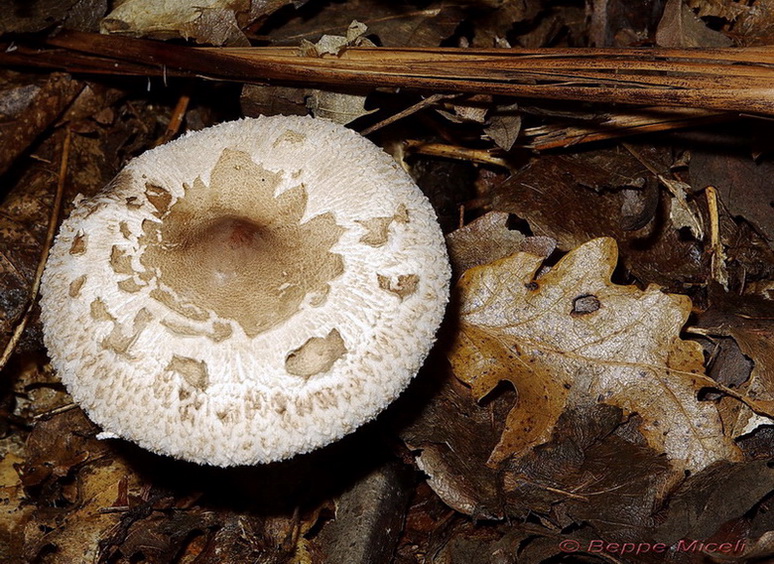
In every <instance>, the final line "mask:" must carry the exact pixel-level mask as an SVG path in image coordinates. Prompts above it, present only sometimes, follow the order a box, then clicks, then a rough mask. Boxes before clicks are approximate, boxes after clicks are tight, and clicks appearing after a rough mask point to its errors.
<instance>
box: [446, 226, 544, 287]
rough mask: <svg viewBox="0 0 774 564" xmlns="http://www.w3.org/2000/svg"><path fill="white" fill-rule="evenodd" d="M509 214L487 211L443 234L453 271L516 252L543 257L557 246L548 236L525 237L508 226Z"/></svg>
mask: <svg viewBox="0 0 774 564" xmlns="http://www.w3.org/2000/svg"><path fill="white" fill-rule="evenodd" d="M507 224H508V214H507V213H503V212H489V213H488V214H486V215H483V216H481V217H479V218H478V219H476V220H474V221H471V222H470V223H468V224H467V225H465V226H464V227H460V228H459V229H457V230H456V231H452V232H451V233H449V234H448V235H447V236H446V243H447V245H448V246H449V258H450V260H451V263H452V267H453V268H454V271H455V272H457V273H459V274H462V273H463V272H465V271H466V270H467V269H469V268H472V267H474V266H478V265H481V264H486V263H488V262H492V261H495V260H497V259H501V258H503V257H506V256H508V255H511V254H513V253H515V252H517V251H524V252H529V253H532V254H535V255H538V256H542V257H544V258H546V257H548V255H550V254H551V253H552V252H553V251H554V248H555V247H556V241H554V240H553V239H551V238H550V237H527V236H526V235H524V234H522V233H521V232H520V231H514V230H511V229H508V227H507Z"/></svg>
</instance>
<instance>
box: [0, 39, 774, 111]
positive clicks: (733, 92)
mask: <svg viewBox="0 0 774 564" xmlns="http://www.w3.org/2000/svg"><path fill="white" fill-rule="evenodd" d="M48 41H49V42H50V44H52V45H55V46H57V47H60V48H64V49H67V50H70V51H71V52H73V51H74V52H80V53H85V54H86V56H83V55H82V56H80V57H79V58H78V59H77V62H76V63H74V64H73V66H74V67H77V68H79V69H82V68H84V67H88V68H91V69H92V70H93V71H95V72H106V73H107V72H110V73H112V74H120V73H121V72H122V68H121V67H122V65H117V64H116V61H123V62H124V63H126V64H127V69H128V70H127V73H128V74H137V73H138V72H139V71H140V69H143V68H144V69H145V72H146V74H152V75H157V76H160V75H162V74H163V73H169V74H185V75H192V74H194V75H199V76H203V77H208V78H215V79H220V80H234V81H239V82H254V83H267V82H272V83H276V82H285V83H292V84H301V85H310V84H315V85H317V86H318V87H319V86H327V87H333V86H343V87H347V86H351V85H352V84H357V85H358V86H359V87H367V88H377V87H386V88H403V89H410V90H415V91H425V92H432V93H441V94H443V93H455V92H464V93H478V94H493V95H506V96H518V97H523V98H524V97H526V98H538V99H553V100H579V101H586V102H598V103H606V104H611V103H615V104H631V105H635V106H642V105H651V106H678V107H694V108H707V109H714V110H729V111H735V112H744V113H751V114H756V113H757V114H768V115H774V89H772V88H771V84H772V82H774V48H772V47H747V48H729V49H613V48H609V49H459V48H451V47H438V48H419V47H416V48H385V47H348V48H347V49H346V50H344V51H343V52H342V53H341V55H340V56H337V57H311V56H299V52H298V49H297V48H295V47H233V48H231V47H188V46H182V45H172V44H168V43H160V42H157V41H149V40H141V39H130V38H126V37H117V36H105V35H100V34H89V33H79V32H68V33H62V34H59V35H57V36H56V37H53V38H49V39H48ZM2 47H3V45H2V44H0V64H3V63H5V64H14V63H15V64H25V65H30V64H32V65H37V66H57V67H59V68H61V67H65V68H70V69H72V67H71V66H70V65H69V64H68V59H67V57H63V56H62V53H61V51H57V50H51V49H49V50H46V49H35V50H33V49H30V48H29V47H26V48H25V47H24V46H19V48H17V49H16V50H15V51H13V52H10V53H8V52H5V51H4V50H3V49H2Z"/></svg>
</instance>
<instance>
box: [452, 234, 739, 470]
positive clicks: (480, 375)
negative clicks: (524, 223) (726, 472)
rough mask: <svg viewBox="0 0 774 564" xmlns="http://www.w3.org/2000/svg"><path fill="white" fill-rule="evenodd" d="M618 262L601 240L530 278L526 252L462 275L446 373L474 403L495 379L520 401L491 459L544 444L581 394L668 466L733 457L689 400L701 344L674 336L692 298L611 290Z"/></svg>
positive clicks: (710, 419)
mask: <svg viewBox="0 0 774 564" xmlns="http://www.w3.org/2000/svg"><path fill="white" fill-rule="evenodd" d="M617 259H618V257H617V250H616V244H615V241H614V240H613V239H609V238H600V239H595V240H592V241H590V242H588V243H586V244H584V245H582V246H581V247H579V248H577V249H575V250H574V251H572V252H570V253H569V254H568V255H566V256H565V257H564V258H563V259H562V260H561V261H560V262H559V263H558V264H557V265H556V266H555V267H554V268H553V269H551V270H550V271H549V272H548V273H546V274H544V275H542V276H541V277H539V278H537V279H535V273H536V271H537V270H538V268H539V267H540V265H541V262H542V259H541V258H540V257H536V256H534V255H530V254H527V253H516V254H514V255H512V256H510V257H506V258H504V259H501V260H498V261H495V262H493V263H491V264H488V265H484V266H480V267H476V268H472V269H470V270H469V271H467V272H466V273H465V274H464V275H463V276H462V278H461V279H460V282H459V284H458V298H459V304H460V305H459V307H460V327H459V332H458V334H457V338H456V341H455V343H454V345H453V347H452V350H451V352H450V360H451V363H452V367H453V369H454V372H455V374H456V376H457V377H458V378H459V379H460V380H462V381H463V382H465V383H467V384H468V385H470V387H471V390H472V393H473V395H474V397H475V398H477V399H482V398H483V397H485V396H486V395H487V394H489V393H490V392H491V391H492V390H493V389H494V388H495V387H496V386H497V385H498V384H499V382H501V381H504V380H505V381H509V382H511V383H513V385H514V386H515V387H516V389H517V392H518V394H519V397H518V400H517V403H516V405H515V406H514V408H513V409H512V410H511V412H510V413H509V415H508V418H507V421H506V425H505V430H504V431H503V433H502V436H501V438H500V442H499V444H498V445H497V446H496V447H495V449H494V450H493V451H492V454H491V456H490V459H489V462H490V463H491V464H497V463H499V462H501V461H503V460H505V459H507V458H509V457H512V456H516V457H520V456H524V455H525V454H527V453H529V452H530V451H531V450H532V449H533V448H534V447H536V446H538V445H541V444H544V443H546V442H547V441H548V440H549V439H550V438H551V433H552V431H553V430H554V426H555V425H556V423H557V421H558V419H559V417H560V416H561V414H562V413H563V412H564V411H565V410H567V409H570V408H572V407H574V406H576V405H580V404H583V403H586V402H588V399H589V398H596V400H597V401H598V402H600V403H605V404H610V405H614V406H617V407H619V408H621V409H623V411H624V413H626V414H629V413H637V414H639V416H640V417H641V420H642V422H641V424H640V426H639V432H640V433H641V434H642V435H643V436H644V437H645V439H646V441H647V443H648V445H649V446H650V447H651V448H653V449H654V450H656V451H657V452H662V453H665V454H666V456H667V458H668V459H669V460H670V461H671V462H672V464H673V466H674V467H675V468H676V469H678V470H681V469H685V470H691V471H698V470H701V469H702V468H705V467H707V466H709V465H710V464H712V463H713V462H716V461H718V460H739V459H740V458H741V452H740V450H739V449H738V447H737V446H736V445H735V444H734V442H733V441H732V440H731V439H730V438H728V437H726V436H724V435H723V430H722V426H721V421H720V417H719V415H718V411H717V408H716V407H715V405H714V404H712V403H709V402H700V401H697V394H698V393H699V391H700V389H701V388H702V387H703V386H705V385H706V384H705V382H706V377H704V376H703V356H702V352H701V347H700V346H699V345H698V344H697V343H693V342H688V341H683V340H681V339H680V338H679V332H680V329H681V327H682V326H683V324H684V323H685V321H686V319H687V317H688V314H689V313H690V310H691V302H690V300H689V299H688V298H687V297H685V296H679V295H671V294H665V293H663V292H661V291H660V289H659V288H658V287H655V286H651V287H649V288H648V289H646V290H645V291H642V290H640V289H638V288H636V287H635V286H618V285H615V284H612V283H611V282H610V276H611V275H612V272H613V269H614V268H615V266H616V263H617Z"/></svg>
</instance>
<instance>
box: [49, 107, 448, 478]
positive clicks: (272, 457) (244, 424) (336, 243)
mask: <svg viewBox="0 0 774 564" xmlns="http://www.w3.org/2000/svg"><path fill="white" fill-rule="evenodd" d="M449 278H450V271H449V266H448V259H447V255H446V248H445V246H444V240H443V236H442V234H441V230H440V228H439V226H438V224H437V221H436V217H435V213H434V211H433V209H432V208H431V206H430V204H429V202H428V200H427V199H426V198H425V196H424V195H423V194H422V193H421V192H420V190H419V189H418V188H417V186H416V185H415V184H414V183H413V181H412V180H411V178H410V177H409V176H408V175H407V174H406V173H405V172H404V171H403V170H402V169H401V168H400V167H399V166H398V165H397V164H396V163H395V162H394V161H393V160H392V158H391V157H389V156H388V155H387V154H386V153H384V152H383V151H381V150H380V149H379V148H378V147H376V146H375V145H373V144H372V143H371V142H370V141H368V140H366V139H365V138H363V137H361V136H359V135H357V134H356V133H354V132H352V131H350V130H348V129H346V128H344V127H342V126H339V125H335V124H333V123H331V122H328V121H325V120H319V119H317V120H316V119H312V118H307V117H297V116H296V117H283V116H275V117H261V118H258V119H244V120H239V121H235V122H229V123H223V124H220V125H217V126H215V127H211V128H208V129H205V130H201V131H197V132H194V133H189V134H187V135H185V136H183V137H181V138H180V139H178V140H176V141H173V142H171V143H168V144H166V145H162V146H160V147H157V148H155V149H153V150H150V151H148V152H146V153H144V154H143V155H141V156H139V157H137V158H135V159H134V160H132V161H131V162H130V163H129V164H128V165H127V166H126V167H125V168H124V169H123V170H122V171H121V172H120V173H119V174H118V176H116V178H115V179H114V180H113V181H112V182H111V183H110V184H109V185H108V186H107V187H106V189H105V190H104V191H102V192H101V193H99V194H98V195H96V196H94V197H93V198H90V199H84V198H81V197H79V198H78V199H77V200H76V205H75V209H74V210H73V212H72V213H71V214H70V216H69V218H68V219H66V220H65V221H64V222H63V223H62V226H61V229H60V232H59V234H58V236H57V239H56V242H55V244H54V246H53V248H52V250H51V255H50V258H49V260H48V263H47V266H46V270H45V273H44V276H43V280H42V287H41V307H42V320H43V324H44V340H45V344H46V347H47V348H48V351H49V356H50V358H51V362H52V365H53V367H54V368H55V369H56V370H57V372H58V373H59V375H60V376H61V379H62V381H63V382H64V384H65V385H66V387H67V389H68V391H69V392H70V393H71V394H72V396H73V398H74V400H75V401H76V402H77V403H78V404H79V405H80V406H81V407H83V408H84V410H85V411H86V412H87V413H88V415H89V417H90V418H91V419H92V420H93V421H94V422H96V423H97V424H98V425H100V426H101V427H102V428H103V430H104V432H105V435H107V436H118V437H123V438H125V439H128V440H130V441H133V442H135V443H137V444H138V445H140V446H141V447H143V448H145V449H148V450H151V451H153V452H156V453H161V454H166V455H170V456H173V457H175V458H180V459H184V460H189V461H193V462H197V463H201V464H211V465H217V466H232V465H241V464H256V463H266V462H271V461H277V460H282V459H286V458H289V457H292V456H294V455H295V454H299V453H303V452H308V451H311V450H313V449H316V448H318V447H321V446H323V445H326V444H328V443H330V442H332V441H335V440H337V439H339V438H341V437H342V436H344V435H345V434H347V433H349V432H351V431H353V430H354V429H356V428H357V427H358V426H360V425H362V424H363V423H365V422H367V421H369V420H371V419H373V418H374V417H375V416H376V415H377V414H378V413H379V412H380V411H382V410H383V409H384V408H385V407H386V406H387V405H388V404H389V403H390V402H391V401H392V400H394V399H395V398H396V397H397V396H398V395H399V394H400V393H401V391H402V390H403V389H404V388H405V387H406V386H407V385H408V383H409V381H410V380H411V378H413V376H414V375H415V374H416V372H417V371H418V369H419V367H420V366H421V364H422V362H423V361H424V359H425V357H426V356H427V354H428V351H429V349H430V347H431V346H432V344H433V342H434V340H435V333H436V330H437V329H438V326H439V325H440V322H441V319H442V317H443V313H444V309H445V306H446V303H447V300H448V285H449Z"/></svg>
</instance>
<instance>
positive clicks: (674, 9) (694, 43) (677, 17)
mask: <svg viewBox="0 0 774 564" xmlns="http://www.w3.org/2000/svg"><path fill="white" fill-rule="evenodd" d="M656 42H657V43H658V44H659V45H660V46H661V47H728V46H729V45H731V40H730V39H729V38H728V37H726V36H725V35H723V34H722V33H720V32H719V31H715V30H713V29H710V28H708V27H707V26H706V25H705V24H704V22H703V21H701V20H700V19H699V17H698V16H697V15H696V14H694V13H693V11H692V10H691V9H690V8H689V7H688V6H687V5H686V4H684V3H683V0H669V1H668V2H667V4H666V7H665V8H664V15H663V16H662V18H661V21H660V22H659V24H658V30H657V31H656Z"/></svg>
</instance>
